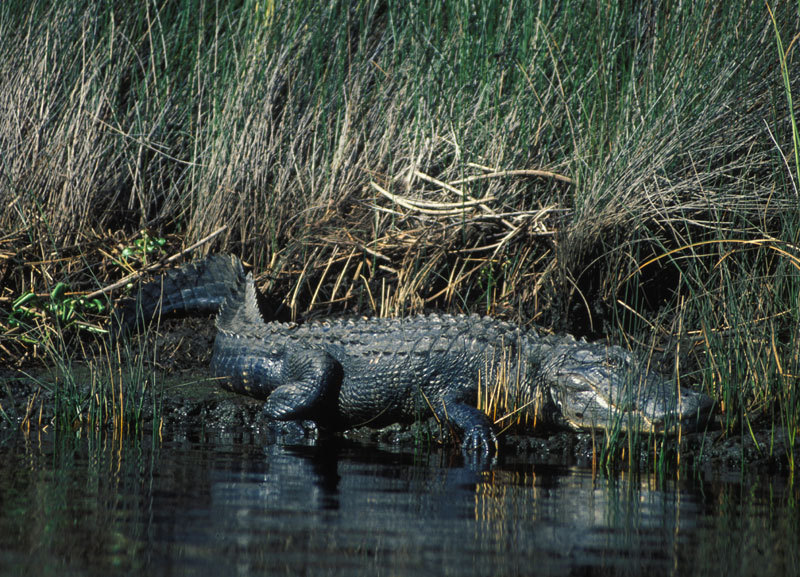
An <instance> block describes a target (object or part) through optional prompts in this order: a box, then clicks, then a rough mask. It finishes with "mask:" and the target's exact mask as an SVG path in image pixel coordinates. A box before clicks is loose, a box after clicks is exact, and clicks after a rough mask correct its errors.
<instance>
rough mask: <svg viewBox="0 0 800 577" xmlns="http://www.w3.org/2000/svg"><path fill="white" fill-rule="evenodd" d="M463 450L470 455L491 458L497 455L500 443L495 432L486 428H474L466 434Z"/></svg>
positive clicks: (462, 443) (462, 445)
mask: <svg viewBox="0 0 800 577" xmlns="http://www.w3.org/2000/svg"><path fill="white" fill-rule="evenodd" d="M461 449H462V450H463V451H464V452H465V453H468V454H480V455H483V456H485V457H491V456H492V455H495V454H497V451H498V442H497V437H496V436H495V434H494V431H492V430H491V429H487V428H485V427H473V428H471V429H469V430H468V431H465V432H464V439H463V440H462V442H461Z"/></svg>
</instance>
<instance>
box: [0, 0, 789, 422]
mask: <svg viewBox="0 0 800 577" xmlns="http://www.w3.org/2000/svg"><path fill="white" fill-rule="evenodd" d="M771 10H772V11H771V12H770V10H768V9H767V7H766V6H765V5H764V3H762V2H755V1H753V2H749V1H745V2H740V3H737V4H736V5H733V4H725V3H714V2H709V3H703V2H700V3H682V4H678V5H672V4H670V5H668V6H667V5H665V4H664V3H659V2H655V1H651V0H645V1H633V0H630V1H621V2H614V3H610V4H609V3H605V4H602V3H601V4H596V5H592V6H591V7H587V6H586V4H585V3H582V2H575V1H572V0H567V1H565V2H547V1H542V2H515V3H506V2H499V1H488V2H438V1H420V2H406V3H396V2H387V1H381V0H366V1H364V2H357V3H353V2H344V1H333V2H326V3H318V2H310V1H306V0H300V1H297V2H277V1H274V0H268V1H266V2H265V1H263V0H261V1H258V2H256V1H247V0H241V1H237V2H226V3H212V2H208V1H205V0H180V1H177V2H165V1H161V0H149V1H148V2H145V3H143V4H142V3H140V4H136V5H134V4H130V3H127V4H126V3H114V2H107V3H96V2H88V1H78V2H72V3H49V2H44V1H42V0H34V1H33V2H30V1H26V2H22V1H19V0H8V1H6V2H3V3H2V4H0V53H1V54H2V56H3V57H2V59H0V109H2V110H3V114H2V115H0V201H2V203H3V205H4V206H6V207H7V209H6V210H5V211H3V212H2V214H0V278H2V279H3V288H2V291H3V292H2V293H0V306H3V307H5V308H8V307H9V306H10V303H12V302H13V301H14V300H15V299H16V298H18V296H19V295H20V294H23V293H25V292H34V293H44V292H45V291H46V290H47V287H48V286H50V285H48V283H50V284H53V283H54V282H57V281H64V282H69V283H70V285H71V286H72V287H73V288H74V290H75V291H76V292H81V291H83V292H92V291H95V290H96V289H98V288H100V287H103V286H107V285H109V284H111V282H112V281H113V280H115V279H116V278H118V276H119V270H118V269H116V268H115V267H114V266H112V263H113V262H114V261H115V260H117V261H118V260H119V257H120V253H121V251H122V250H123V247H125V246H128V245H130V242H131V239H132V238H134V237H135V236H136V235H140V237H141V235H142V232H141V231H144V234H145V235H149V236H151V237H167V236H170V238H175V239H178V240H177V241H176V246H175V250H176V251H177V250H180V246H177V245H183V246H186V245H190V244H192V243H194V242H196V241H198V240H200V239H203V238H205V237H207V236H208V235H209V234H211V233H213V232H215V231H218V230H219V229H220V228H221V227H222V226H226V227H227V228H226V229H225V232H223V233H222V234H219V235H218V236H216V237H215V238H214V240H213V241H212V242H210V243H207V244H205V245H203V249H202V250H204V251H210V250H222V251H234V252H237V253H239V254H241V255H242V256H243V257H244V258H245V259H246V260H248V261H249V262H251V263H253V264H254V265H256V269H257V270H263V271H266V274H265V276H263V277H262V278H261V282H262V284H263V285H264V286H265V288H266V289H267V291H268V292H270V293H271V294H272V295H274V296H276V297H277V298H279V299H283V301H284V303H285V304H286V305H287V306H288V307H289V310H290V311H291V314H292V315H293V316H295V317H307V316H313V315H315V314H322V313H327V312H330V311H336V310H350V311H358V312H363V313H370V314H386V315H398V314H409V313H412V312H417V311H421V310H425V309H428V308H433V307H436V308H446V309H449V310H454V311H466V310H469V311H478V312H490V313H493V314H499V315H502V316H506V317H510V318H513V319H515V320H517V321H519V322H521V323H523V324H526V325H527V324H529V323H532V322H536V323H537V324H539V325H543V326H544V327H545V328H546V329H549V330H556V331H562V330H568V331H571V332H575V333H578V334H580V335H586V336H589V337H593V338H597V337H601V336H609V337H610V338H612V340H617V341H621V342H624V343H625V344H627V345H629V346H632V347H634V348H637V349H639V350H642V352H643V354H650V355H652V357H653V358H652V362H654V363H658V364H660V366H661V368H664V369H666V370H668V371H669V372H674V373H676V374H677V376H678V378H679V379H680V382H681V383H682V384H685V385H687V386H696V387H698V388H700V389H702V390H704V391H706V392H708V393H711V394H713V395H714V396H715V397H716V398H717V399H718V401H719V406H720V408H721V410H722V412H723V421H724V423H725V430H726V431H727V432H729V433H731V434H733V433H735V432H739V433H741V432H743V431H747V430H748V428H749V426H750V425H752V424H753V423H758V422H764V421H766V422H768V423H770V424H772V425H774V426H775V427H776V430H777V428H778V427H780V428H782V429H784V430H789V431H793V433H792V434H794V432H796V430H797V426H798V425H797V419H796V417H793V416H791V415H796V414H797V402H798V401H797V398H798V396H797V393H796V392H795V390H796V377H795V375H796V374H797V372H796V366H795V365H796V362H797V361H796V354H795V353H794V351H795V350H797V348H798V347H797V346H796V345H797V344H798V343H796V339H797V337H796V335H797V332H796V328H795V327H796V326H797V323H796V321H797V318H796V317H797V316H798V313H797V298H796V297H797V286H796V284H797V274H796V267H795V263H796V258H797V249H796V247H797V238H796V236H797V232H798V223H797V214H798V211H797V208H798V202H797V191H796V187H795V184H796V179H797V178H799V177H798V176H797V166H796V164H797V156H796V153H792V154H785V153H784V152H785V151H783V149H782V147H783V146H785V145H786V143H793V146H795V150H796V146H797V136H796V128H794V127H795V124H794V115H793V105H792V103H791V100H790V96H791V94H792V93H793V91H795V90H796V88H797V82H798V81H797V78H800V76H798V75H797V74H793V73H792V67H793V62H794V59H793V52H794V50H793V47H794V42H793V41H790V43H789V45H787V46H786V47H783V45H781V44H780V40H781V39H786V38H791V39H794V37H795V34H796V30H797V28H798V14H797V10H796V9H795V8H794V7H792V6H791V5H790V4H789V3H780V5H776V6H771ZM776 38H777V39H778V40H779V48H778V51H779V52H780V55H781V56H780V58H779V59H776V58H775V40H776ZM793 155H794V156H793ZM792 162H794V164H795V166H794V167H791V163H792ZM78 256H80V259H76V257H78ZM77 262H81V263H83V264H82V265H80V266H77V265H75V264H74V263H77ZM69 263H73V264H69ZM13 344H14V346H12V345H8V346H6V349H7V350H9V351H11V352H12V353H14V351H17V350H18V349H17V348H15V346H16V345H17V344H18V343H13ZM14 354H16V353H14ZM63 354H67V353H66V352H64V353H63ZM512 410H513V409H512Z"/></svg>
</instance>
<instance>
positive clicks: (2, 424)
mask: <svg viewBox="0 0 800 577" xmlns="http://www.w3.org/2000/svg"><path fill="white" fill-rule="evenodd" d="M201 350H202V347H200V346H198V352H200V351H201ZM200 356H202V354H201V355H200ZM82 370H83V369H82V368H81V367H77V368H76V378H77V380H78V381H80V379H81V378H82V376H81V371H82ZM161 377H162V382H161V383H159V384H158V386H159V387H160V390H161V391H162V394H161V395H160V399H157V400H155V401H154V402H155V404H150V402H148V403H147V404H146V406H145V407H144V410H143V415H144V419H143V422H142V423H141V424H140V429H141V430H145V431H148V430H154V431H155V430H158V431H159V432H160V434H161V435H163V436H167V437H171V436H173V435H174V434H176V433H178V432H180V433H178V434H185V435H188V436H189V437H195V438H197V437H198V436H201V435H206V434H208V435H218V434H226V435H234V436H240V437H241V438H242V439H243V440H248V442H255V443H272V442H298V441H302V442H313V441H314V440H315V439H318V438H319V437H320V435H323V434H325V433H323V432H320V431H318V430H317V429H316V427H315V426H314V425H313V424H312V423H302V424H298V423H289V424H280V425H277V426H276V425H275V424H274V423H270V422H269V421H268V420H266V419H265V418H263V416H262V415H261V406H262V402H261V401H259V400H257V399H252V398H250V397H246V396H243V395H238V394H235V393H231V392H229V391H226V390H224V389H222V388H221V387H220V386H219V385H218V383H217V382H216V381H215V380H214V379H213V378H211V377H210V373H209V371H208V370H207V369H205V368H201V369H198V368H193V369H191V370H188V369H178V370H172V371H167V372H165V373H164V374H163V375H161ZM46 378H47V377H46V375H45V373H43V372H42V371H41V369H39V371H38V374H34V373H33V372H31V371H27V372H24V373H23V372H19V371H13V370H8V369H2V370H0V383H1V385H0V407H1V408H2V414H0V440H2V441H6V442H9V441H10V440H11V439H13V438H14V437H16V436H18V435H19V434H20V433H23V434H24V431H26V430H27V431H35V430H36V429H37V428H48V427H52V415H53V407H54V403H55V399H54V395H53V392H52V390H48V388H47V384H46ZM154 409H155V410H154ZM154 414H155V415H157V421H155V422H154V421H153V417H152V415H154ZM712 426H713V424H712ZM339 436H340V438H341V439H343V440H344V441H345V442H353V443H367V444H375V443H377V444H389V445H402V446H406V447H413V448H415V449H418V450H423V451H441V450H443V451H447V452H450V453H452V454H453V455H455V456H457V457H458V456H459V455H460V450H459V448H458V442H457V439H455V438H453V435H452V434H451V432H450V431H448V430H447V429H446V428H442V427H440V426H439V424H438V423H437V422H436V421H435V420H434V419H432V418H431V419H428V420H425V421H422V422H420V423H415V424H411V425H392V426H390V427H386V428H383V429H378V430H375V429H370V428H366V427H362V428H358V429H353V430H350V431H346V432H344V433H341V434H340V435H339ZM603 442H604V439H603V436H602V435H601V434H597V435H592V434H590V433H574V432H571V431H549V432H536V433H535V434H524V433H521V432H519V431H516V432H514V433H508V432H505V433H503V434H501V435H500V444H501V446H500V458H501V459H502V458H508V457H524V458H525V459H527V460H532V461H535V462H544V463H554V464H574V465H577V466H593V464H596V463H597V461H598V460H599V459H601V458H602V453H603ZM623 445H624V447H623V449H621V453H618V454H617V456H618V457H619V458H618V459H617V461H618V462H619V463H620V466H622V467H627V466H630V465H631V463H632V462H634V464H635V465H638V466H642V467H644V468H645V469H647V468H652V466H653V463H654V459H656V458H660V459H662V460H665V461H666V463H667V467H668V468H670V469H675V468H676V467H675V464H676V463H678V462H680V463H681V467H682V468H688V469H689V470H701V471H706V472H708V471H722V472H740V471H743V470H744V471H748V472H759V473H771V474H774V473H788V472H789V471H790V466H789V462H790V460H789V447H790V444H789V441H788V435H787V434H786V431H784V430H766V429H762V430H759V429H756V430H755V431H754V433H753V434H752V435H751V434H749V433H747V434H744V433H736V434H728V435H725V434H723V433H722V432H721V431H720V430H708V431H703V432H696V433H692V434H687V435H684V436H683V437H682V438H681V439H676V438H672V439H667V440H664V439H661V438H658V439H642V440H639V441H637V442H636V443H635V444H633V443H631V444H629V443H627V442H623ZM628 445H631V446H628ZM633 451H635V455H636V456H635V458H633V459H631V457H630V455H631V453H632V452H633ZM656 452H658V453H660V454H661V456H660V457H658V456H656ZM794 458H795V462H797V460H798V459H800V451H798V450H797V448H795V455H794Z"/></svg>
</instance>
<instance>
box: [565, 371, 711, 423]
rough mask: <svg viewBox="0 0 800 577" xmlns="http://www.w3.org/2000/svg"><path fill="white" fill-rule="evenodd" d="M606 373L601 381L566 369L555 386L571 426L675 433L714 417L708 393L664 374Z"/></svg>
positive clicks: (566, 418)
mask: <svg viewBox="0 0 800 577" xmlns="http://www.w3.org/2000/svg"><path fill="white" fill-rule="evenodd" d="M595 376H596V375H595ZM565 377H566V378H565ZM606 377H607V378H604V379H602V380H600V381H598V380H596V379H588V378H585V375H583V374H570V375H568V376H567V375H562V381H561V383H560V385H561V386H560V387H559V388H558V390H553V391H552V392H553V394H554V400H555V401H556V404H557V405H558V406H559V407H560V409H561V417H562V418H563V420H564V421H565V423H566V424H567V426H569V427H570V428H572V429H575V430H603V431H607V432H628V431H639V432H643V433H661V434H667V435H675V434H677V433H678V432H680V431H682V432H693V431H696V430H698V429H703V428H705V427H706V426H707V425H708V423H709V422H710V420H711V418H712V415H713V412H714V402H713V400H712V399H711V398H710V397H708V396H706V395H704V394H702V393H697V392H694V391H690V390H687V389H682V388H681V389H679V388H678V387H677V386H676V385H675V383H674V382H672V381H669V380H666V379H664V378H663V377H661V376H660V375H656V374H652V373H651V374H648V375H646V376H645V377H644V378H642V379H641V381H640V382H639V383H635V382H629V383H626V382H621V381H619V379H615V378H613V377H611V378H608V376H606Z"/></svg>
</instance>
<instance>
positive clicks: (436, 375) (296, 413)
mask: <svg viewBox="0 0 800 577" xmlns="http://www.w3.org/2000/svg"><path fill="white" fill-rule="evenodd" d="M262 298H263V297H262V295H261V294H260V293H259V292H258V289H257V288H256V287H255V284H254V282H253V277H252V275H251V274H247V275H246V274H245V272H244V269H243V267H242V264H241V262H240V261H239V259H238V258H236V257H232V256H224V255H217V256H213V257H210V258H207V259H206V260H203V261H200V262H198V263H194V264H188V265H185V266H184V267H182V268H180V269H177V270H174V271H170V272H168V273H166V274H165V275H164V276H163V277H162V278H161V279H160V280H158V281H155V282H151V283H149V284H145V285H143V286H142V288H141V290H140V298H139V300H138V302H136V303H128V304H127V305H125V306H123V307H120V308H119V309H118V311H117V315H116V316H117V322H119V323H120V325H121V328H122V329H123V330H128V329H130V328H132V327H133V326H134V325H135V324H136V323H137V320H138V321H141V320H145V321H147V320H149V319H152V318H153V317H154V315H156V314H158V312H159V310H160V312H161V313H162V314H167V313H170V312H193V311H198V312H202V311H206V312H208V311H214V312H216V311H218V314H217V335H216V340H215V342H214V350H213V355H212V360H211V363H212V368H213V370H214V372H215V373H216V374H217V375H218V376H220V377H224V379H223V382H224V386H225V387H226V388H229V389H231V390H233V391H236V392H238V393H244V394H247V395H251V396H253V397H257V398H260V399H264V401H265V402H264V413H265V415H266V416H267V417H269V418H271V419H277V420H284V421H286V420H312V421H315V422H316V423H317V424H318V425H319V426H320V427H321V428H326V429H333V430H345V429H349V428H352V427H358V426H363V425H367V426H372V427H376V428H377V427H382V426H385V425H388V424H391V423H396V422H410V421H414V420H417V419H419V418H422V417H425V416H427V415H430V413H433V414H435V415H436V417H437V418H438V419H439V420H440V421H441V422H444V423H449V424H450V425H452V426H453V427H454V428H455V430H456V431H457V432H458V433H459V434H460V438H461V440H462V446H463V448H464V449H465V450H467V451H478V452H480V453H485V454H488V453H491V452H493V451H494V450H495V449H496V446H497V439H496V437H495V432H494V426H493V424H492V422H491V420H490V419H489V417H488V416H487V415H486V414H485V413H483V412H482V411H480V410H478V409H477V408H476V406H475V405H476V401H477V398H478V394H479V389H481V390H483V391H487V390H489V391H492V390H495V386H496V385H497V384H498V383H501V384H502V386H504V387H507V391H508V397H509V398H510V400H511V402H510V403H509V404H513V405H514V406H518V407H522V406H526V407H527V409H526V410H529V411H533V412H535V413H536V415H535V416H536V419H537V421H538V422H545V423H552V424H554V425H566V426H568V427H570V428H573V429H603V430H609V429H612V428H613V429H614V430H641V431H648V432H666V433H671V432H673V431H675V430H677V428H678V427H686V428H687V429H692V428H695V426H696V425H697V424H698V423H702V422H703V421H704V420H705V418H706V417H707V415H708V413H709V412H710V410H711V404H712V403H711V399H710V398H708V397H707V396H705V395H702V394H700V393H696V392H693V391H689V390H686V389H681V388H678V387H677V386H676V385H675V383H674V381H671V380H668V379H666V378H665V377H664V376H662V375H660V374H659V373H655V372H653V371H651V370H648V369H647V367H646V366H645V365H644V364H643V363H642V362H640V361H639V360H638V359H637V358H636V357H635V356H634V355H633V354H632V353H630V352H629V351H627V350H625V349H623V348H620V347H616V346H607V345H604V344H591V343H586V342H583V341H577V340H575V339H574V338H573V337H570V336H540V335H538V334H536V333H535V332H532V331H526V330H523V329H521V328H520V327H518V326H516V325H514V324H512V323H509V322H505V321H501V320H497V319H493V318H490V317H480V316H475V315H472V316H463V315H459V316H451V315H443V314H442V315H425V316H414V317H410V318H406V319H380V318H374V319H354V320H334V321H330V322H309V323H306V324H300V325H296V324H289V323H280V322H270V321H268V320H266V319H264V317H263V315H262V313H261V308H260V306H259V303H260V301H261V299H262Z"/></svg>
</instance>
